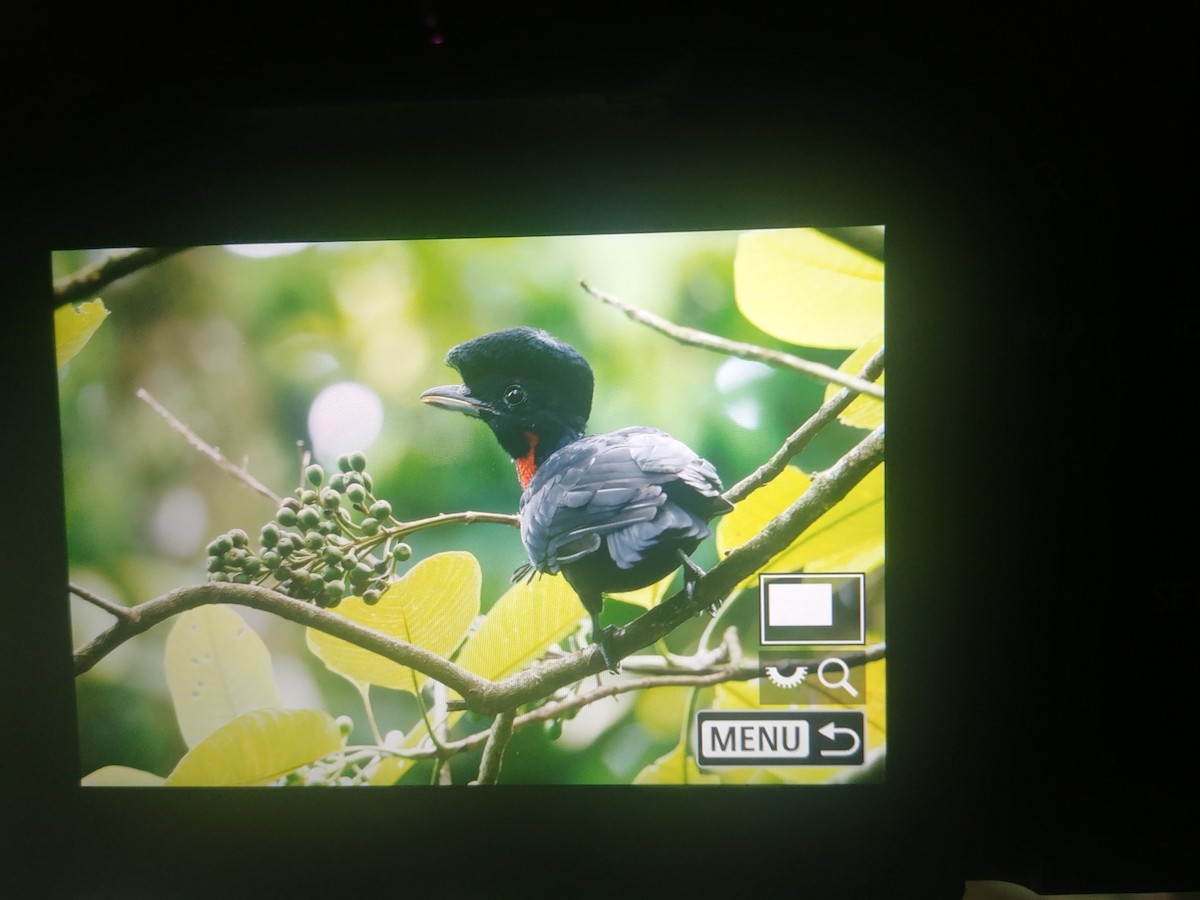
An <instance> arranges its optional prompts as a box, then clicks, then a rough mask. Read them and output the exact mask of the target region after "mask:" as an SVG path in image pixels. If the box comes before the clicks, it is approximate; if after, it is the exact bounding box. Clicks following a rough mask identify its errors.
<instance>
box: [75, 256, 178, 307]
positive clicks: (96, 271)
mask: <svg viewBox="0 0 1200 900" xmlns="http://www.w3.org/2000/svg"><path fill="white" fill-rule="evenodd" d="M186 249H187V248H186V247H144V248H142V249H140V250H129V251H125V252H121V253H114V254H113V255H112V256H109V257H107V258H105V259H102V260H101V261H100V262H98V263H96V264H95V265H91V266H88V267H86V268H83V269H80V270H79V271H78V272H75V273H74V274H72V275H68V276H67V277H65V278H60V279H59V280H58V281H56V282H54V305H55V306H62V305H63V304H64V303H73V302H74V301H76V300H86V299H88V298H89V297H94V296H96V295H97V294H98V293H100V291H102V290H104V288H106V287H108V285H110V284H112V283H113V282H114V281H117V280H118V279H120V278H124V277H125V276H126V275H129V274H131V273H133V272H136V271H137V270H138V269H144V268H146V266H151V265H153V264H154V263H156V262H159V261H160V260H164V259H166V258H167V257H168V256H172V255H174V254H176V253H179V252H180V251H181V250H186Z"/></svg>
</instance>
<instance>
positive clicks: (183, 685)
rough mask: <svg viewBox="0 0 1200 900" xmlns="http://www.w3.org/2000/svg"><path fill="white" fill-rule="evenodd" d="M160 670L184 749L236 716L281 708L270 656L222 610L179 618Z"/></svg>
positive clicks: (197, 611)
mask: <svg viewBox="0 0 1200 900" xmlns="http://www.w3.org/2000/svg"><path fill="white" fill-rule="evenodd" d="M164 664H165V667H166V673H167V686H168V687H169V688H170V691H171V699H172V700H173V701H174V703H175V716H176V718H177V719H178V720H179V730H180V732H182V734H183V740H184V742H185V743H186V744H187V745H188V747H195V746H196V745H197V744H198V743H200V741H202V740H203V739H204V738H206V737H208V735H210V734H212V733H213V732H214V731H215V730H216V729H218V728H220V727H221V726H222V725H224V724H225V723H226V722H229V721H231V720H233V719H235V718H237V717H238V716H240V715H241V714H242V713H246V712H250V711H251V710H255V709H262V708H264V707H265V708H274V707H279V706H283V701H282V700H281V699H280V697H279V689H278V688H277V687H276V685H275V676H274V674H273V673H272V672H271V652H270V651H269V650H268V649H267V645H266V644H264V643H263V642H262V639H261V638H260V637H259V636H258V635H257V634H255V633H254V630H253V629H251V628H250V626H249V625H247V624H246V622H245V620H244V619H243V618H242V617H241V616H240V615H238V613H236V612H234V611H233V610H232V609H230V608H229V607H228V606H219V605H214V606H201V607H199V608H198V609H191V610H188V611H187V612H185V613H183V614H182V615H181V616H179V618H178V619H176V620H175V624H174V625H173V626H172V627H171V631H170V633H169V634H168V635H167V642H166V651H165V653H164Z"/></svg>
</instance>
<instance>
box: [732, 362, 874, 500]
mask: <svg viewBox="0 0 1200 900" xmlns="http://www.w3.org/2000/svg"><path fill="white" fill-rule="evenodd" d="M883 351H884V348H883V347H880V348H879V350H878V352H876V354H875V355H874V356H872V357H871V358H870V359H869V360H867V364H866V365H865V366H863V368H862V371H861V372H859V373H858V377H859V378H861V379H864V380H866V381H873V380H874V379H876V378H878V377H879V375H880V373H882V372H883ZM856 396H857V392H856V391H853V390H851V389H850V388H843V389H842V390H840V391H838V392H837V393H836V394H834V395H833V396H832V397H830V398H829V401H828V402H827V403H825V404H823V405H822V406H821V408H820V409H818V410H817V411H816V412H815V413H813V414H812V416H810V417H809V419H808V421H807V422H805V423H804V424H803V425H801V426H800V427H799V428H797V429H796V430H795V431H794V432H792V434H791V435H790V436H789V437H788V439H787V440H786V441H784V442H783V446H782V447H780V448H779V449H778V450H776V451H775V453H774V454H773V455H772V456H771V458H770V459H768V460H767V461H766V462H765V463H763V464H762V465H761V466H759V467H758V468H757V469H755V470H754V471H753V472H751V473H750V474H749V475H747V476H746V477H745V478H743V479H742V480H741V481H739V482H738V483H737V484H735V485H734V486H733V487H731V488H730V489H729V490H727V491H726V492H725V499H726V500H728V501H729V502H730V503H737V502H738V501H739V500H742V499H743V498H745V497H748V496H749V495H750V494H752V493H753V492H754V491H755V490H756V489H757V488H759V487H761V486H762V485H763V484H765V483H766V482H768V481H770V480H771V479H772V478H774V477H775V476H776V475H778V474H779V473H780V472H782V471H783V470H784V468H786V467H787V464H788V462H789V461H790V460H791V459H792V457H794V456H795V455H796V454H797V453H799V452H800V451H801V450H803V449H804V448H805V447H806V446H808V442H809V441H811V440H812V439H813V438H814V437H815V436H816V435H817V433H818V432H819V431H820V430H821V429H822V428H824V427H825V426H826V425H828V424H829V423H830V422H832V421H833V420H834V419H835V418H836V417H837V416H838V414H839V413H841V412H842V410H844V409H845V408H846V407H847V406H849V405H850V403H851V401H853V400H854V398H855V397H856Z"/></svg>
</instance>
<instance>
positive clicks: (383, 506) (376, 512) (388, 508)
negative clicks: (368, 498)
mask: <svg viewBox="0 0 1200 900" xmlns="http://www.w3.org/2000/svg"><path fill="white" fill-rule="evenodd" d="M391 514H392V504H390V503H388V502H387V501H386V500H376V501H375V502H374V503H372V504H371V515H373V516H374V517H375V518H376V519H386V518H388V516H390V515H391Z"/></svg>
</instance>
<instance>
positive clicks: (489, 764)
mask: <svg viewBox="0 0 1200 900" xmlns="http://www.w3.org/2000/svg"><path fill="white" fill-rule="evenodd" d="M515 714H516V711H515V710H511V709H506V710H502V711H501V712H500V713H498V714H497V715H496V720H495V721H494V722H493V723H492V727H491V728H490V729H488V732H489V733H488V738H487V743H486V744H484V746H483V758H482V759H481V760H480V761H479V778H478V779H476V781H475V782H474V784H495V783H496V779H497V777H498V776H499V775H500V763H501V762H502V761H503V759H504V748H505V747H507V746H508V739H509V738H511V737H512V733H513V718H514V716H515Z"/></svg>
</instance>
